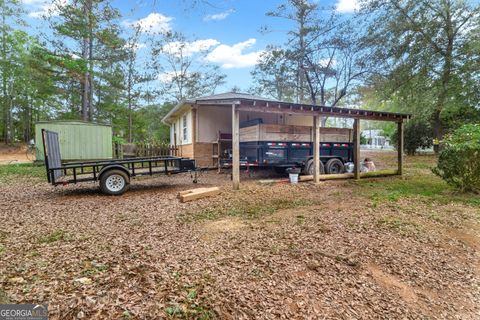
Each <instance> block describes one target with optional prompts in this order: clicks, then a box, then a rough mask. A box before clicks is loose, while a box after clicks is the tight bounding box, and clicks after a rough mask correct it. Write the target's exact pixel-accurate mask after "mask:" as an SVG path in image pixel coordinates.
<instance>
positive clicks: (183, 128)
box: [182, 115, 187, 141]
mask: <svg viewBox="0 0 480 320" xmlns="http://www.w3.org/2000/svg"><path fill="white" fill-rule="evenodd" d="M182 130H183V141H187V115H184V116H183V119H182Z"/></svg>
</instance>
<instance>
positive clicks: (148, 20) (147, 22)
mask: <svg viewBox="0 0 480 320" xmlns="http://www.w3.org/2000/svg"><path fill="white" fill-rule="evenodd" d="M173 19H174V18H173V17H167V16H164V15H163V14H161V13H156V12H152V13H150V14H149V15H148V16H146V17H145V18H143V19H139V20H136V21H124V24H125V25H127V26H129V27H138V28H139V29H140V31H141V32H145V33H166V32H169V31H171V30H172V26H171V25H170V23H171V21H172V20H173Z"/></svg>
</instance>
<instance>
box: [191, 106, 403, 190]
mask: <svg viewBox="0 0 480 320" xmlns="http://www.w3.org/2000/svg"><path fill="white" fill-rule="evenodd" d="M196 103H197V104H204V103H205V104H206V103H208V104H209V105H218V106H229V105H231V108H232V158H233V159H232V160H233V163H232V180H233V189H234V190H238V189H239V188H240V112H262V113H281V114H290V115H303V116H311V117H312V118H313V127H314V130H313V143H314V152H313V155H314V157H313V159H314V168H315V170H314V175H313V181H314V182H316V183H318V182H319V181H320V170H319V169H320V163H319V161H320V130H321V128H320V119H321V117H338V118H351V119H354V122H353V131H354V155H355V156H354V160H355V162H354V164H355V169H354V175H353V176H354V178H355V179H360V120H376V121H390V122H396V123H397V126H398V148H397V151H398V169H397V171H396V172H395V174H397V175H402V174H403V149H404V143H403V136H404V129H403V126H404V122H405V120H408V119H409V118H410V115H409V114H404V113H393V112H383V111H371V110H362V109H351V108H339V107H327V106H318V105H309V104H298V103H288V102H278V101H267V100H254V99H222V100H217V101H211V100H210V101H208V102H202V101H197V102H196Z"/></svg>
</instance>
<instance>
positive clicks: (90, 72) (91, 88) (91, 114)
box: [87, 0, 94, 121]
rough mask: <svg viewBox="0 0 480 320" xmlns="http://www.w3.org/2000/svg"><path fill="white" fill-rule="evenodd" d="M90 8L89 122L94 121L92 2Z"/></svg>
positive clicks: (89, 2)
mask: <svg viewBox="0 0 480 320" xmlns="http://www.w3.org/2000/svg"><path fill="white" fill-rule="evenodd" d="M87 5H88V8H87V11H88V28H89V30H88V37H89V38H88V69H89V70H88V102H89V104H88V120H89V121H93V111H94V110H93V25H92V15H93V12H92V1H91V0H89V1H88V2H87Z"/></svg>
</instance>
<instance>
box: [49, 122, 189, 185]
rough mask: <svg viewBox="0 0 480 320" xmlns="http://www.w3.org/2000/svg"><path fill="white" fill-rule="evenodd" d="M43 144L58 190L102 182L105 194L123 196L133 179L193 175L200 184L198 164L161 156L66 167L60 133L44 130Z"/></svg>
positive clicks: (74, 163)
mask: <svg viewBox="0 0 480 320" xmlns="http://www.w3.org/2000/svg"><path fill="white" fill-rule="evenodd" d="M42 141H43V148H44V153H45V167H46V170H47V179H48V182H49V183H51V184H52V185H54V186H56V185H66V184H69V183H79V182H88V181H93V182H97V181H98V182H99V183H100V189H101V190H102V192H103V193H105V194H110V195H120V194H123V193H124V192H125V191H127V190H128V187H129V184H130V179H131V178H132V177H136V176H144V175H148V176H153V175H155V174H165V175H171V174H177V173H184V172H190V173H192V177H193V182H194V183H196V182H197V171H196V164H195V160H192V159H188V158H182V157H173V156H157V157H146V158H129V159H113V160H112V159H108V160H97V161H82V162H65V163H63V162H62V159H61V155H60V144H59V141H58V133H56V132H53V131H48V130H44V129H43V130H42Z"/></svg>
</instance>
